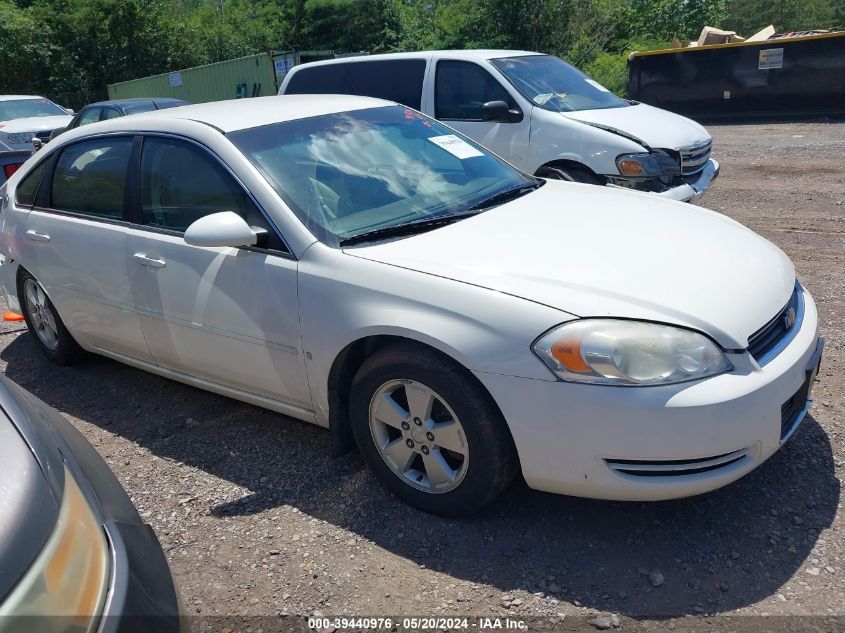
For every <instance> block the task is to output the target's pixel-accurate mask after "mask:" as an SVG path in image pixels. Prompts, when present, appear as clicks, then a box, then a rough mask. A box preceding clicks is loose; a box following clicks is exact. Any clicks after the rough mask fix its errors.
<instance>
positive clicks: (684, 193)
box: [654, 158, 719, 202]
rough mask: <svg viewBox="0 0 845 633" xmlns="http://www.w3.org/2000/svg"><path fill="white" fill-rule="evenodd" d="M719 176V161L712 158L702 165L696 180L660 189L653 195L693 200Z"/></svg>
mask: <svg viewBox="0 0 845 633" xmlns="http://www.w3.org/2000/svg"><path fill="white" fill-rule="evenodd" d="M718 177H719V163H718V161H715V160H713V159H712V158H711V159H710V160H708V161H707V163H706V164H705V165H704V169H702V170H701V174H700V175H699V177H698V180H696V181H695V182H693V183H691V184H683V185H680V186H678V187H672V188H671V189H667V190H666V191H661V192H660V193H656V194H654V195H657V196H660V197H661V198H669V199H670V200H678V201H680V202H695V201H696V200H698V199H699V198H700V197H701V196H703V195H704V192H705V191H707V190H708V189H709V188H710V185H711V184H713V181H714V180H716V178H718Z"/></svg>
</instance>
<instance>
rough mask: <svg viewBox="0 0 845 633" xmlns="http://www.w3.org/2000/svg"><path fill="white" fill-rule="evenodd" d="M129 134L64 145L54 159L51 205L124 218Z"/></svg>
mask: <svg viewBox="0 0 845 633" xmlns="http://www.w3.org/2000/svg"><path fill="white" fill-rule="evenodd" d="M131 153H132V139H131V138H128V137H122V138H109V139H95V140H92V141H84V142H81V143H76V144H74V145H71V146H69V147H67V148H65V149H64V150H63V151H62V154H61V156H59V159H58V161H56V168H55V170H54V172H53V187H52V191H51V203H50V206H51V207H52V208H53V209H56V210H59V211H70V212H72V213H81V214H84V215H91V216H96V217H102V218H110V219H115V220H121V219H123V196H124V191H125V189H126V172H127V167H128V165H129V156H130V154H131Z"/></svg>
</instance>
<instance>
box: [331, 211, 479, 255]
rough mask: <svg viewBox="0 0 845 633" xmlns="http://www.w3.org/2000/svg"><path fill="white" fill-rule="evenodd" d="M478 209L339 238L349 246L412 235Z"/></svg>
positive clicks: (463, 216) (475, 213) (447, 222)
mask: <svg viewBox="0 0 845 633" xmlns="http://www.w3.org/2000/svg"><path fill="white" fill-rule="evenodd" d="M479 213H480V211H474V210H471V211H464V212H462V213H450V214H448V215H438V216H435V217H432V218H425V219H423V220H415V221H413V222H405V223H404V224H394V225H392V226H383V227H381V228H379V229H373V230H372V231H365V232H363V233H358V234H357V235H350V236H349V237H345V238H343V239H341V240H340V242H339V243H340V245H341V246H351V245H352V244H360V243H362V242H372V241H374V240H379V239H383V238H386V237H400V236H403V235H414V234H415V233H423V232H425V231H428V230H430V229H435V228H437V227H440V226H446V225H447V224H452V223H453V222H457V221H458V220H463V219H465V218H469V217H471V216H473V215H478V214H479Z"/></svg>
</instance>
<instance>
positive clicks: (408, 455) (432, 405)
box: [349, 343, 517, 517]
mask: <svg viewBox="0 0 845 633" xmlns="http://www.w3.org/2000/svg"><path fill="white" fill-rule="evenodd" d="M349 413H350V420H351V425H352V433H353V436H354V437H355V441H356V443H357V444H358V448H359V449H360V451H361V454H362V455H363V457H364V460H365V461H366V462H367V464H368V465H369V467H370V468H371V469H372V471H373V472H374V473H375V475H376V477H378V479H380V480H381V482H382V483H383V484H384V485H385V486H386V487H387V488H388V489H389V490H390V491H391V492H393V493H394V494H395V495H396V496H397V497H399V498H400V499H402V500H403V501H405V502H406V503H408V504H409V505H412V506H414V507H415V508H419V509H420V510H424V511H425V512H430V513H432V514H439V515H443V516H452V517H454V516H463V515H468V514H472V513H474V512H477V511H478V510H479V509H481V508H482V507H484V506H485V505H487V504H488V503H490V502H491V501H492V500H493V499H494V498H495V497H496V496H498V495H499V494H500V493H501V492H502V491H503V490H504V489H505V488H506V487H507V486H508V484H509V483H510V482H511V481H512V480H513V478H514V475H515V474H516V471H517V459H516V451H515V449H514V446H513V440H512V439H511V437H510V433H509V432H508V429H507V425H506V423H505V420H504V418H503V417H502V414H501V413H500V412H499V410H498V408H497V407H496V405H495V404H494V403H493V401H492V399H491V398H490V396H489V394H488V393H487V392H486V391H485V390H484V389H483V387H481V385H480V384H479V383H478V382H477V381H476V380H475V379H474V378H473V376H472V375H471V374H470V373H469V372H467V371H466V370H465V369H464V368H463V367H461V366H459V365H457V364H456V363H454V362H453V361H452V360H451V359H448V358H446V357H444V356H442V355H440V354H438V353H436V352H434V351H431V350H429V349H427V348H424V347H422V346H418V345H414V344H408V343H399V344H396V345H391V346H389V347H387V348H385V349H383V350H381V351H379V352H377V353H376V354H374V355H373V356H371V357H370V358H368V359H367V360H366V361H364V363H363V364H362V365H361V367H360V369H359V370H358V372H357V373H356V374H355V378H354V379H353V381H352V390H351V396H350V405H349Z"/></svg>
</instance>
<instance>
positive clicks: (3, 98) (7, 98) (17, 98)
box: [0, 95, 49, 101]
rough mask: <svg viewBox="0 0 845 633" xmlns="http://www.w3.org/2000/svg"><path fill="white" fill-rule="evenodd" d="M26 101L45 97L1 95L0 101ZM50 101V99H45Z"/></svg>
mask: <svg viewBox="0 0 845 633" xmlns="http://www.w3.org/2000/svg"><path fill="white" fill-rule="evenodd" d="M24 99H45V98H44V97H36V96H34V95H0V101H22V100H24ZM45 101H49V99H45Z"/></svg>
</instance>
